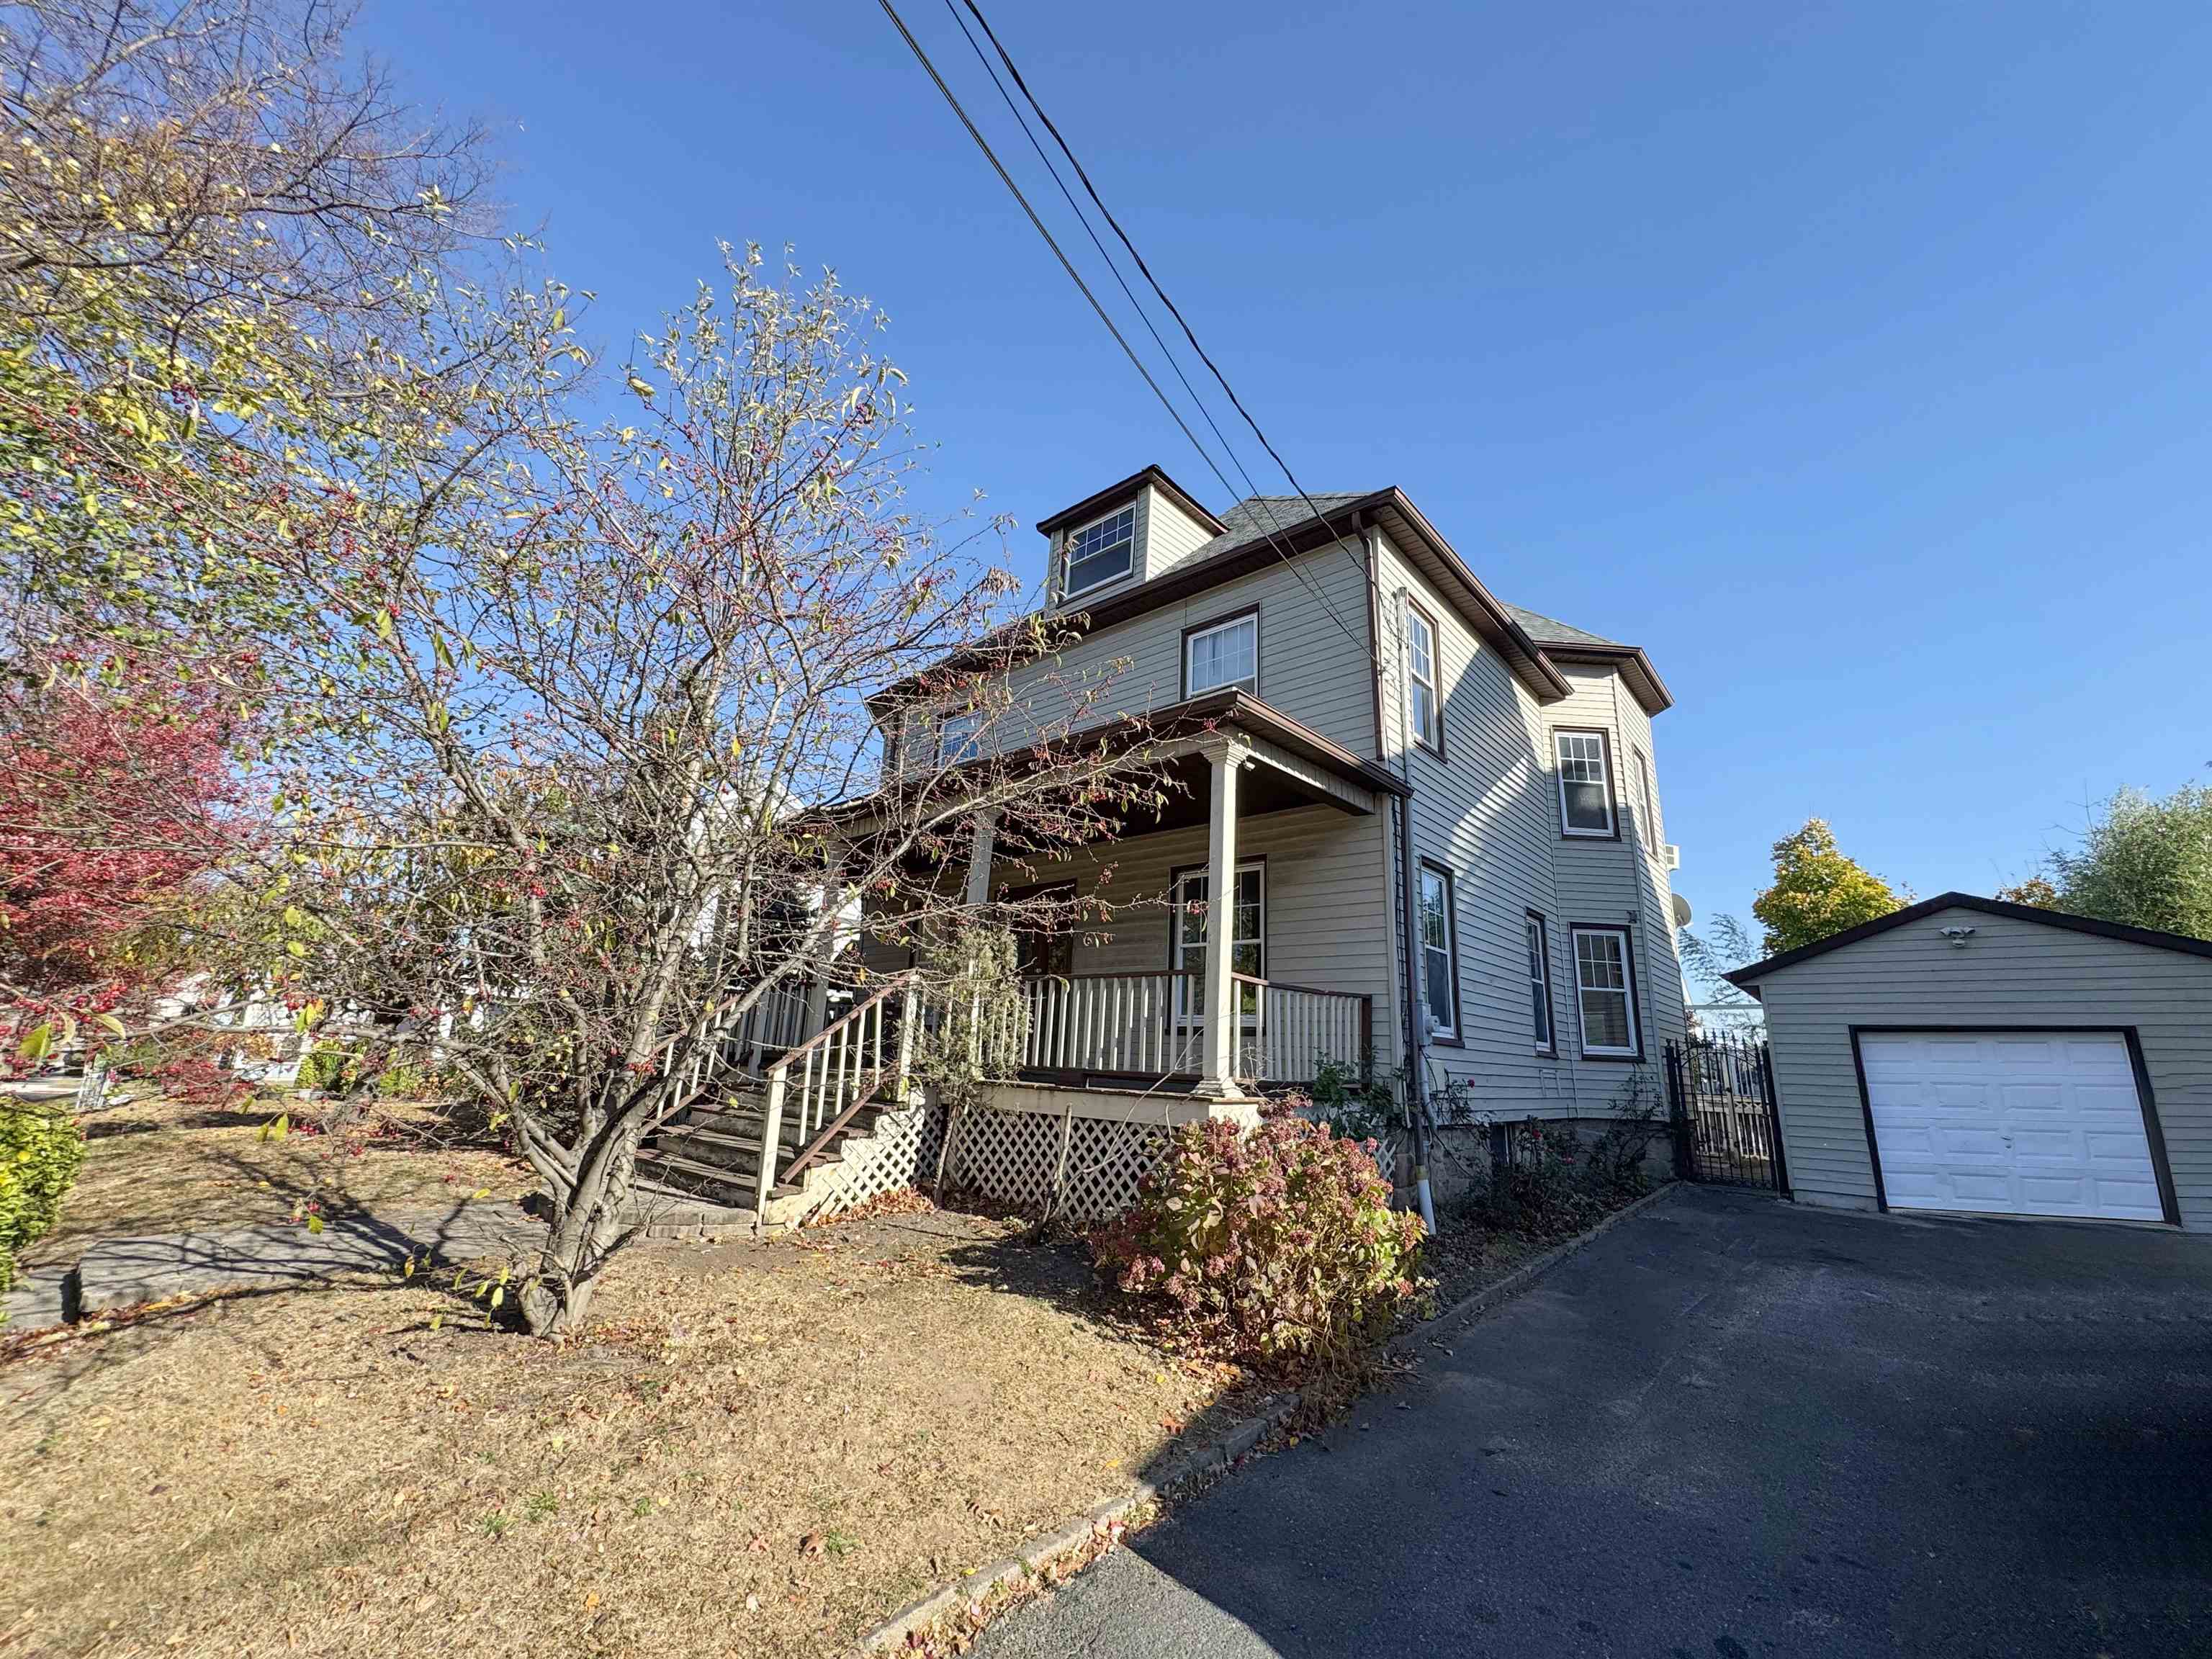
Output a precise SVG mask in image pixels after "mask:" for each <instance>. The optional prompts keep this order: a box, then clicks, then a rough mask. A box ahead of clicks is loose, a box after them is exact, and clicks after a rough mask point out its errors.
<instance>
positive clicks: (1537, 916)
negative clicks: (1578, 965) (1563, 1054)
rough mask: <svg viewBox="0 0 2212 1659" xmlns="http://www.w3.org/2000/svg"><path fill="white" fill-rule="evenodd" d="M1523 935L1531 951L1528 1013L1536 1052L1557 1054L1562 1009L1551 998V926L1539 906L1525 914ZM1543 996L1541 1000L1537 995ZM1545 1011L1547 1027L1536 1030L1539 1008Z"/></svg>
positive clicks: (1545, 1024)
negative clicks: (1560, 1010) (1538, 908)
mask: <svg viewBox="0 0 2212 1659" xmlns="http://www.w3.org/2000/svg"><path fill="white" fill-rule="evenodd" d="M1522 922H1523V924H1524V926H1523V927H1522V940H1523V942H1524V944H1525V945H1526V947H1527V950H1528V991H1529V998H1528V1016H1529V1020H1528V1023H1529V1029H1530V1033H1531V1035H1533V1036H1534V1037H1535V1039H1536V1052H1537V1053H1538V1054H1558V1053H1559V1009H1558V1007H1557V1006H1555V1005H1554V1004H1553V1000H1552V929H1551V925H1550V924H1549V923H1548V922H1547V921H1545V920H1544V915H1543V913H1542V912H1541V911H1540V910H1530V911H1528V912H1526V913H1524V914H1523V915H1522ZM1539 998H1541V1002H1539V1000H1538V999H1539ZM1540 1006H1541V1008H1542V1009H1543V1011H1544V1028H1543V1030H1541V1031H1538V1030H1535V1016H1536V1010H1537V1009H1538V1008H1539V1007H1540Z"/></svg>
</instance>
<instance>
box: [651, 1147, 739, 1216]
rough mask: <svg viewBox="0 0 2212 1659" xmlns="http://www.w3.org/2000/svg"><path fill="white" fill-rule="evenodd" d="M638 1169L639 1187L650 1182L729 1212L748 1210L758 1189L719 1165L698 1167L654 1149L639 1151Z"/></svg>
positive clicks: (693, 1160) (697, 1163) (674, 1155)
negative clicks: (725, 1208) (726, 1209)
mask: <svg viewBox="0 0 2212 1659" xmlns="http://www.w3.org/2000/svg"><path fill="white" fill-rule="evenodd" d="M637 1167H638V1182H639V1184H640V1185H641V1186H644V1185H647V1184H648V1183H649V1184H651V1185H652V1186H653V1187H654V1188H663V1189H671V1190H673V1191H674V1192H676V1193H678V1194H681V1195H682V1196H684V1197H685V1198H690V1199H694V1200H696V1199H702V1198H703V1199H707V1200H710V1201H712V1202H714V1203H716V1204H720V1205H723V1206H726V1207H728V1208H730V1209H750V1207H751V1206H752V1201H753V1197H754V1194H756V1193H757V1191H758V1190H759V1186H758V1182H757V1180H756V1179H755V1178H753V1177H750V1176H741V1175H738V1173H737V1172H735V1171H733V1170H728V1169H725V1168H724V1167H723V1166H721V1165H720V1164H701V1163H699V1162H697V1161H696V1160H695V1159H692V1158H684V1157H681V1156H679V1155H678V1154H676V1153H673V1152H664V1151H662V1150H661V1149H659V1147H656V1146H641V1147H639V1148H638V1152H637Z"/></svg>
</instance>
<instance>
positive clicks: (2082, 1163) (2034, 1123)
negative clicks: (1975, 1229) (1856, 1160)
mask: <svg viewBox="0 0 2212 1659" xmlns="http://www.w3.org/2000/svg"><path fill="white" fill-rule="evenodd" d="M1859 1058H1860V1061H1861V1063H1862V1064H1863V1066H1864V1067H1865V1069H1866V1088H1867V1105H1868V1107H1869V1109H1870V1111H1871V1112H1872V1114H1873V1117H1874V1133H1875V1146H1876V1147H1877V1148H1878V1149H1879V1150H1880V1152H1881V1182H1882V1190H1883V1191H1884V1193H1885V1194H1887V1197H1888V1200H1889V1206H1890V1208H1892V1209H1893V1210H1978V1211H1983V1212H1988V1213H1991V1214H1998V1215H2073V1216H2100V1217H2108V1218H2113V1219H2116V1220H2118V1219H2124V1220H2140V1221H2162V1220H2164V1219H2165V1212H2164V1210H2163V1208H2162V1207H2161V1206H2160V1203H2159V1195H2158V1176H2157V1175H2156V1173H2155V1172H2154V1170H2153V1169H2152V1167H2151V1161H2150V1143H2149V1140H2148V1138H2147V1137H2146V1136H2145V1134H2144V1133H2143V1115H2142V1103H2141V1102H2140V1101H2139V1100H2138V1099H2137V1098H2136V1078H2135V1068H2134V1067H2133V1066H2131V1065H2130V1063H2129V1059H2128V1047H2127V1042H2126V1041H2125V1039H2124V1038H2123V1037H2121V1036H2118V1035H2117V1034H2111V1035H2107V1034H2105V1033H2101V1032H2082V1031H2075V1032H2045V1031H1968V1032H1958V1033H1953V1032H1944V1033H1942V1034H1936V1033H1906V1032H1881V1033H1875V1032H1871V1031H1869V1032H1865V1033H1863V1034H1862V1035H1861V1036H1860V1037H1859Z"/></svg>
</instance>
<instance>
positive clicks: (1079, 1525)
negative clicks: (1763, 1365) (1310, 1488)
mask: <svg viewBox="0 0 2212 1659" xmlns="http://www.w3.org/2000/svg"><path fill="white" fill-rule="evenodd" d="M1681 1184H1682V1183H1681V1182H1679V1181H1670V1182H1668V1183H1667V1184H1666V1185H1665V1186H1663V1187H1662V1188H1659V1190H1658V1191H1656V1192H1654V1193H1647V1194H1644V1196H1643V1197H1642V1198H1639V1199H1638V1200H1636V1201H1635V1202H1634V1203H1632V1204H1628V1205H1625V1206H1622V1207H1621V1208H1620V1209H1618V1210H1615V1211H1614V1212H1613V1213H1612V1214H1611V1215H1609V1216H1607V1217H1606V1218H1605V1219H1604V1220H1602V1221H1601V1222H1599V1223H1598V1224H1597V1225H1595V1226H1594V1227H1592V1228H1590V1229H1589V1231H1587V1232H1584V1233H1580V1234H1577V1236H1576V1237H1573V1238H1571V1239H1568V1240H1567V1241H1566V1242H1565V1243H1562V1244H1556V1245H1553V1247H1552V1248H1551V1249H1548V1250H1547V1251H1545V1252H1544V1253H1543V1254H1542V1255H1539V1256H1536V1257H1535V1258H1534V1259H1533V1260H1531V1261H1525V1262H1523V1263H1522V1265H1521V1266H1520V1267H1516V1268H1515V1269H1514V1270H1513V1271H1512V1272H1511V1273H1508V1274H1506V1275H1505V1277H1504V1278H1503V1279H1499V1280H1498V1282H1497V1283H1496V1284H1494V1285H1485V1286H1484V1287H1483V1288H1482V1289H1480V1290H1479V1291H1476V1292H1475V1293H1474V1295H1472V1296H1470V1297H1465V1298H1464V1299H1462V1300H1461V1301H1459V1302H1455V1303H1454V1304H1452V1305H1451V1306H1450V1307H1449V1308H1447V1309H1445V1310H1444V1311H1443V1312H1442V1313H1440V1314H1438V1315H1437V1316H1436V1317H1435V1318H1434V1319H1431V1320H1428V1321H1426V1322H1424V1323H1422V1324H1420V1325H1418V1326H1416V1327H1415V1328H1413V1329H1412V1330H1410V1331H1405V1332H1402V1333H1401V1334H1399V1335H1397V1336H1395V1337H1393V1338H1391V1340H1390V1341H1389V1344H1388V1345H1387V1346H1389V1349H1390V1350H1391V1351H1392V1352H1405V1351H1406V1350H1407V1349H1408V1348H1410V1347H1412V1346H1413V1345H1414V1343H1415V1342H1417V1341H1419V1340H1421V1339H1423V1338H1425V1337H1430V1336H1433V1335H1435V1334H1437V1333H1438V1332H1440V1331H1449V1330H1456V1329H1458V1328H1460V1327H1462V1326H1463V1325H1467V1324H1470V1323H1472V1322H1474V1320H1475V1319H1477V1318H1478V1317H1480V1316H1481V1315H1482V1314H1484V1313H1486V1312H1487V1311H1489V1310H1490V1309H1492V1308H1493V1307H1495V1306H1497V1305H1498V1304H1499V1303H1501V1302H1504V1301H1506V1300H1508V1299H1510V1297H1515V1296H1517V1295H1518V1294H1520V1292H1521V1291H1524V1290H1526V1289H1527V1288H1528V1286H1529V1285H1531V1284H1533V1283H1534V1282H1535V1280H1537V1279H1540V1278H1541V1277H1542V1276H1543V1275H1544V1274H1545V1273H1547V1272H1548V1271H1550V1270H1551V1269H1552V1268H1553V1267H1557V1266H1559V1263H1560V1262H1562V1261H1565V1260H1566V1259H1567V1258H1568V1257H1569V1256H1571V1255H1574V1254H1575V1252H1576V1251H1577V1250H1579V1249H1582V1248H1583V1246H1584V1245H1585V1244H1588V1243H1589V1242H1590V1241H1591V1240H1592V1239H1594V1238H1596V1237H1599V1236H1600V1235H1601V1234H1602V1233H1605V1232H1607V1231H1610V1230H1611V1229H1612V1228H1613V1227H1614V1226H1616V1225H1619V1224H1620V1223H1621V1222H1623V1221H1626V1220H1627V1219H1628V1218H1629V1217H1631V1216H1632V1215H1636V1214H1638V1213H1639V1212H1643V1211H1644V1210H1648V1209H1650V1208H1653V1207H1654V1206H1656V1205H1658V1204H1659V1203H1661V1202H1662V1201H1663V1200H1665V1199H1667V1198H1668V1196H1670V1195H1671V1194H1673V1193H1674V1189H1675V1188H1677V1187H1679V1186H1680V1185H1681ZM1303 1403H1304V1395H1297V1394H1291V1395H1284V1396H1281V1397H1279V1399H1278V1400H1277V1401H1276V1403H1275V1404H1274V1405H1273V1406H1272V1407H1269V1408H1268V1409H1267V1410H1266V1411H1264V1412H1261V1413H1260V1414H1259V1415H1258V1416H1257V1417H1248V1418H1246V1419H1244V1420H1243V1422H1242V1423H1239V1424H1238V1425H1237V1426H1236V1427H1235V1428H1233V1429H1231V1430H1230V1431H1229V1432H1228V1433H1226V1434H1225V1435H1223V1436H1222V1437H1220V1438H1219V1439H1218V1440H1215V1441H1212V1442H1210V1443H1207V1444H1206V1445H1205V1446H1202V1447H1200V1449H1197V1450H1196V1451H1194V1452H1192V1453H1191V1454H1189V1455H1188V1456H1185V1457H1180V1458H1177V1459H1176V1461H1175V1462H1172V1463H1170V1464H1169V1465H1168V1466H1167V1467H1166V1468H1164V1469H1163V1470H1162V1471H1161V1472H1160V1473H1159V1474H1158V1476H1156V1477H1155V1478H1154V1479H1152V1480H1139V1481H1138V1482H1136V1484H1135V1485H1133V1486H1131V1487H1130V1489H1129V1490H1128V1491H1127V1492H1126V1493H1124V1494H1123V1495H1122V1496H1121V1497H1119V1498H1109V1500H1108V1501H1106V1502H1105V1503H1103V1504H1099V1505H1098V1506H1097V1508H1095V1509H1092V1510H1086V1511H1085V1513H1083V1514H1081V1515H1079V1516H1075V1517H1074V1518H1073V1519H1072V1520H1070V1521H1068V1522H1066V1523H1064V1524H1063V1525H1060V1526H1058V1527H1055V1528H1053V1529H1052V1530H1051V1531H1050V1532H1048V1533H1045V1534H1042V1536H1040V1537H1038V1538H1036V1539H1034V1540H1032V1541H1030V1543H1029V1544H1027V1545H1025V1546H1024V1547H1023V1548H1022V1550H1021V1551H1020V1553H1018V1554H1014V1555H1010V1556H1007V1557H1006V1559H1004V1560H1000V1561H994V1562H992V1563H990V1564H989V1565H987V1566H981V1567H978V1568H976V1569H975V1571H973V1572H971V1573H969V1574H968V1575H967V1576H966V1577H963V1578H960V1579H957V1580H956V1581H954V1582H953V1583H948V1584H940V1585H939V1586H938V1587H937V1589H933V1590H932V1591H931V1592H930V1593H929V1594H928V1595H925V1596H923V1597H921V1599H920V1600H919V1601H913V1602H909V1603H908V1605H907V1606H906V1607H902V1608H901V1609H900V1610H899V1611H898V1612H897V1613H894V1614H892V1615H891V1616H890V1618H889V1619H886V1620H884V1622H883V1623H882V1624H880V1625H878V1626H876V1627H875V1628H874V1629H873V1630H872V1631H869V1632H867V1633H866V1635H864V1636H862V1637H861V1638H860V1652H862V1653H864V1654H872V1653H884V1652H887V1651H890V1650H896V1649H897V1648H899V1647H901V1646H902V1645H903V1644H905V1643H906V1641H907V1638H908V1637H910V1636H912V1635H913V1634H915V1632H917V1631H922V1630H927V1628H928V1627H929V1626H932V1625H933V1624H935V1623H936V1622H937V1621H938V1620H939V1619H942V1618H944V1617H945V1615H946V1614H947V1613H955V1612H957V1611H958V1610H959V1609H960V1607H963V1606H964V1605H965V1604H966V1603H968V1602H969V1601H975V1600H977V1599H978V1598H980V1597H981V1596H984V1595H988V1594H989V1593H990V1592H991V1591H992V1590H994V1589H997V1588H998V1587H999V1586H1000V1584H1006V1583H1019V1582H1021V1581H1024V1580H1025V1579H1028V1578H1030V1577H1034V1576H1036V1575H1037V1574H1040V1573H1042V1572H1043V1571H1044V1570H1045V1569H1046V1568H1047V1567H1048V1566H1050V1565H1052V1564H1053V1563H1054V1561H1056V1560H1058V1559H1060V1557H1062V1556H1064V1555H1068V1554H1072V1553H1074V1552H1075V1551H1077V1550H1079V1549H1081V1548H1083V1547H1085V1545H1087V1544H1089V1543H1090V1542H1091V1540H1092V1539H1093V1538H1096V1537H1097V1536H1098V1535H1100V1534H1102V1533H1106V1532H1108V1531H1109V1530H1110V1528H1112V1526H1113V1524H1114V1523H1115V1522H1117V1521H1120V1520H1121V1519H1122V1518H1123V1517H1124V1516H1127V1514H1128V1513H1129V1512H1130V1511H1131V1510H1135V1509H1138V1508H1140V1507H1142V1506H1143V1505H1145V1504H1150V1503H1153V1502H1155V1501H1156V1500H1158V1499H1159V1498H1164V1497H1172V1496H1173V1495H1174V1494H1175V1493H1176V1492H1177V1491H1178V1490H1179V1489H1181V1488H1182V1487H1183V1486H1188V1485H1189V1484H1190V1483H1191V1482H1193V1481H1194V1480H1197V1479H1198V1478H1199V1477H1200V1476H1201V1475H1205V1474H1211V1473H1212V1472H1213V1471H1214V1470H1216V1469H1220V1468H1227V1467H1228V1466H1229V1465H1231V1464H1232V1463H1234V1462H1237V1459H1238V1458H1240V1457H1243V1456H1244V1455H1246V1454H1247V1453H1248V1452H1249V1451H1251V1450H1252V1449H1253V1448H1255V1446H1257V1445H1258V1444H1259V1443H1261V1441H1262V1440H1264V1439H1266V1438H1267V1436H1268V1435H1269V1434H1270V1433H1272V1432H1273V1431H1275V1430H1277V1429H1279V1428H1281V1427H1283V1426H1284V1425H1285V1424H1287V1423H1289V1422H1290V1420H1291V1418H1292V1417H1294V1416H1295V1415H1296V1414H1297V1411H1298V1408H1299V1407H1300V1406H1301V1405H1302V1404H1303Z"/></svg>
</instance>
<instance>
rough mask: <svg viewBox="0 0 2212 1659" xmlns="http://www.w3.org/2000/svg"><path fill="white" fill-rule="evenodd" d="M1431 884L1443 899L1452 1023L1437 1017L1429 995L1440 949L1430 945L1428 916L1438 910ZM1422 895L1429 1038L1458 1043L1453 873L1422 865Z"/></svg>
mask: <svg viewBox="0 0 2212 1659" xmlns="http://www.w3.org/2000/svg"><path fill="white" fill-rule="evenodd" d="M1431 882H1434V883H1435V884H1437V893H1438V896H1439V897H1440V898H1441V900H1442V906H1441V908H1442V913H1443V935H1444V942H1443V959H1444V974H1445V978H1444V984H1445V987H1446V988H1447V991H1448V996H1447V999H1446V1000H1448V1001H1449V1003H1450V1004H1451V1018H1450V1019H1449V1021H1444V1020H1439V1019H1437V1011H1436V1008H1435V1006H1433V1005H1432V1003H1431V1000H1430V995H1429V958H1430V957H1431V955H1433V954H1435V953H1436V952H1437V946H1435V945H1431V944H1430V943H1429V917H1430V915H1431V914H1432V913H1434V912H1435V910H1436V909H1437V907H1436V906H1432V905H1431V903H1430V902H1429V884H1430V883H1431ZM1420 892H1421V903H1420V923H1421V937H1420V939H1419V945H1420V951H1421V1012H1422V1013H1423V1015H1425V1017H1426V1018H1427V1019H1428V1021H1429V1035H1430V1036H1431V1037H1433V1038H1435V1039H1437V1041H1439V1042H1458V1041H1459V916H1458V915H1457V911H1458V908H1459V902H1458V896H1457V895H1456V894H1455V892H1454V891H1453V882H1452V877H1451V872H1450V871H1449V870H1445V869H1441V868H1439V867H1438V866H1436V865H1433V864H1424V865H1423V866H1421V887H1420Z"/></svg>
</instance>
